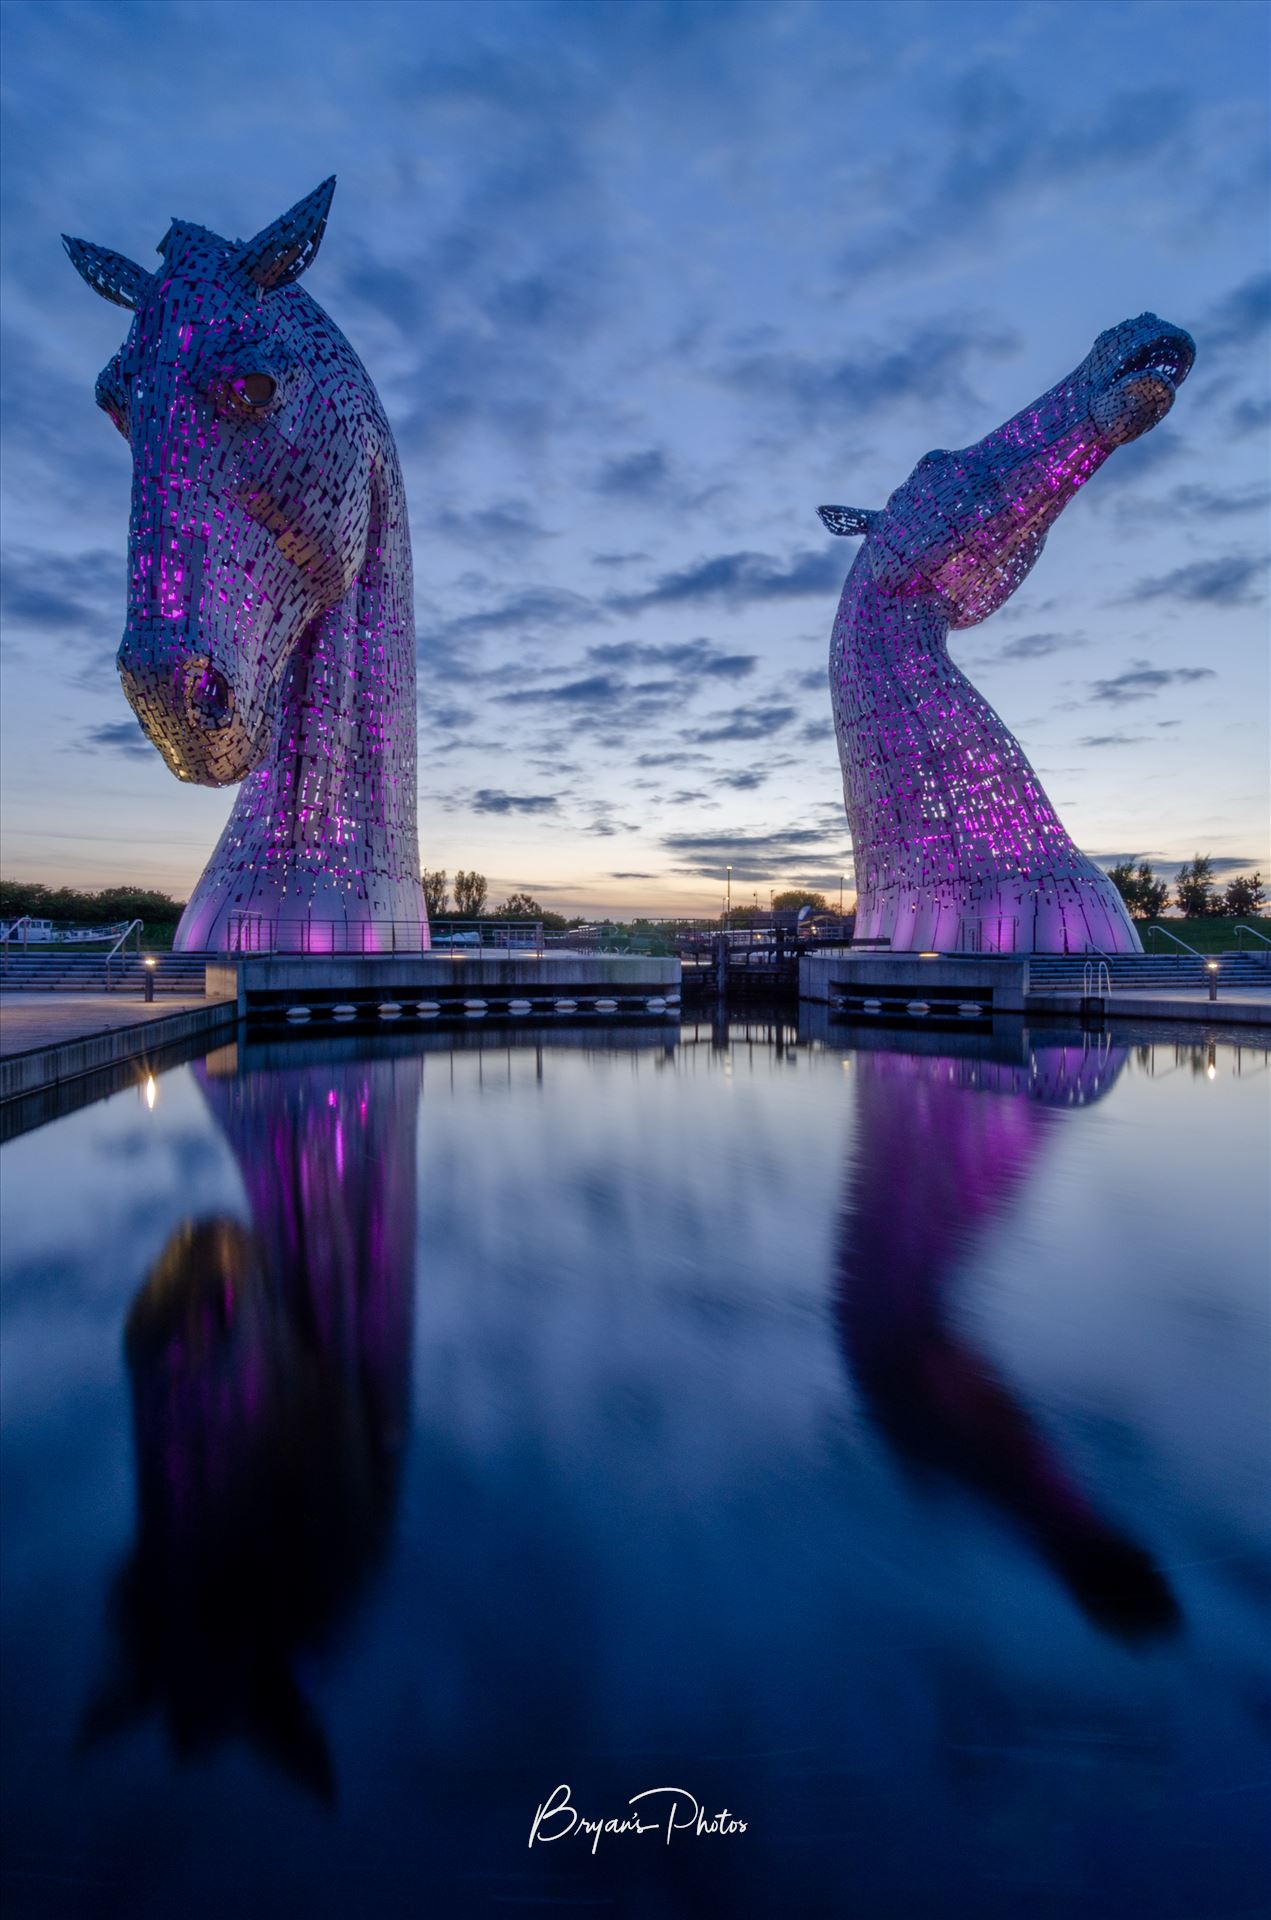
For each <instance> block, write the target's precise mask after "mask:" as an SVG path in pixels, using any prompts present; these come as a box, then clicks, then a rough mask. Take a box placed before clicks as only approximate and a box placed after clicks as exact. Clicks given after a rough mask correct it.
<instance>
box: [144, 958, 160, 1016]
mask: <svg viewBox="0 0 1271 1920" xmlns="http://www.w3.org/2000/svg"><path fill="white" fill-rule="evenodd" d="M158 964H159V963H158V961H157V960H153V959H150V958H147V960H146V1004H147V1006H148V1005H149V1004H150V1002H151V1001H152V1000H153V999H154V970H155V968H156V967H157V966H158Z"/></svg>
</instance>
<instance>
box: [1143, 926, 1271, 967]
mask: <svg viewBox="0 0 1271 1920" xmlns="http://www.w3.org/2000/svg"><path fill="white" fill-rule="evenodd" d="M1147 932H1148V938H1149V940H1150V939H1151V937H1152V935H1153V934H1154V933H1159V934H1161V935H1162V936H1163V937H1164V938H1165V939H1166V940H1172V941H1173V942H1174V945H1175V946H1176V947H1181V948H1182V949H1183V952H1184V953H1190V954H1191V955H1192V957H1193V959H1195V960H1203V959H1204V957H1205V956H1204V954H1203V953H1202V952H1201V950H1200V948H1199V947H1189V946H1188V944H1187V942H1186V940H1180V939H1179V937H1178V935H1177V934H1176V933H1171V932H1170V930H1169V928H1168V927H1157V926H1151V927H1149V928H1148V930H1147ZM1269 944H1271V943H1269Z"/></svg>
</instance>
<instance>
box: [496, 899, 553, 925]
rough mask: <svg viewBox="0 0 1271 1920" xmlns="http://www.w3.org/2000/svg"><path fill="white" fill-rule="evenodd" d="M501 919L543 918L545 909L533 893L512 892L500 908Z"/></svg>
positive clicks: (499, 915) (499, 916)
mask: <svg viewBox="0 0 1271 1920" xmlns="http://www.w3.org/2000/svg"><path fill="white" fill-rule="evenodd" d="M498 918H499V919H500V920H541V919H542V918H543V909H542V908H541V907H540V906H539V904H538V901H537V900H536V899H535V898H534V896H533V894H532V893H510V894H509V895H508V897H507V899H506V900H505V901H504V902H503V905H502V906H501V907H500V908H499V911H498Z"/></svg>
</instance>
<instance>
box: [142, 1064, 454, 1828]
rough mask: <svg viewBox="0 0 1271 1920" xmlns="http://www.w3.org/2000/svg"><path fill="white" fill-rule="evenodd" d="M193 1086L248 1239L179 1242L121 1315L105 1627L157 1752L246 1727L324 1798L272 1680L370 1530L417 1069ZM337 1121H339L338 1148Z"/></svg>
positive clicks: (359, 1569) (308, 1732) (394, 1374)
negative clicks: (121, 1462) (122, 1454)
mask: <svg viewBox="0 0 1271 1920" xmlns="http://www.w3.org/2000/svg"><path fill="white" fill-rule="evenodd" d="M194 1071H195V1073H196V1075H197V1076H198V1077H199V1079H200V1080H201V1081H202V1084H203V1088H204V1092H205V1094H206V1097H207V1100H208V1103H209V1105H210V1106H211V1108H212V1110H213V1112H214V1113H215V1114H216V1116H217V1118H218V1120H219V1121H220V1123H221V1125H222V1127H223V1128H224V1131H225V1133H226V1136H227V1138H228V1139H229V1141H230V1144H231V1145H232V1147H233V1149H234V1151H235V1154H236V1156H237V1157H238V1161H239V1166H240V1171H241V1174H242V1178H243V1183H244V1187H245V1189H246V1192H247V1196H248V1203H249V1209H250V1227H249V1228H248V1227H244V1226H242V1225H240V1224H239V1223H238V1222H236V1221H233V1220H225V1219H221V1220H212V1221H206V1222H196V1223H189V1224H187V1225H186V1226H183V1227H181V1228H179V1229H178V1230H177V1232H176V1233H175V1234H173V1235H172V1237H171V1238H170V1240H169V1242H168V1245H167V1246H166V1247H165V1249H164V1251H163V1254H162V1255H161V1257H160V1260H159V1261H158V1262H157V1264H156V1266H155V1268H154V1269H153V1270H152V1272H151V1274H150V1275H149V1276H148V1278H147V1280H146V1282H145V1284H144V1285H143V1287H142V1288H141V1290H140V1291H139V1293H138V1295H137V1298H136V1300H135V1302H134V1304H133V1308H132V1311H131V1313H130V1316H129V1322H128V1331H127V1353H128V1364H129V1373H130V1377H131V1383H132V1393H133V1411H134V1424H135V1433H136V1454H137V1478H138V1537H137V1546H136V1550H135V1553H134V1557H133V1560H132V1562H131V1564H130V1568H129V1573H128V1577H127V1583H126V1590H127V1593H128V1595H129V1600H128V1606H127V1608H126V1609H125V1611H124V1614H123V1615H122V1616H121V1624H122V1628H123V1631H124V1633H125V1636H126V1639H127V1644H128V1650H129V1655H130V1657H131V1658H132V1659H133V1660H134V1661H135V1662H136V1664H137V1668H138V1672H139V1674H140V1673H141V1672H142V1671H144V1672H145V1673H146V1674H147V1676H148V1677H147V1678H146V1681H145V1686H146V1688H147V1689H148V1695H147V1697H150V1696H154V1697H155V1699H156V1701H157V1703H158V1704H160V1705H161V1706H162V1707H163V1708H164V1709H165V1711H167V1713H168V1715H169V1718H170V1720H171V1721H172V1723H173V1726H174V1731H177V1738H178V1740H181V1739H183V1738H184V1737H185V1736H184V1735H183V1734H181V1733H180V1732H179V1730H178V1729H179V1727H180V1726H182V1725H184V1724H185V1723H186V1722H188V1721H189V1720H190V1719H191V1717H193V1720H194V1721H195V1722H197V1724H198V1725H199V1726H200V1727H201V1728H202V1733H201V1736H200V1737H201V1739H202V1740H203V1741H206V1739H207V1738H209V1737H211V1735H212V1734H213V1733H217V1732H220V1733H224V1732H228V1731H234V1730H238V1731H245V1732H248V1733H249V1734H251V1733H252V1731H253V1729H255V1731H256V1732H257V1733H258V1734H259V1736H260V1737H261V1738H262V1740H263V1741H264V1743H265V1744H266V1746H267V1747H268V1749H269V1750H270V1751H271V1752H272V1753H274V1754H275V1756H276V1757H279V1758H281V1759H282V1761H283V1764H284V1765H287V1766H289V1767H290V1768H291V1769H292V1770H293V1771H295V1772H296V1773H298V1774H299V1775H300V1777H301V1778H302V1779H304V1780H305V1781H306V1783H307V1784H309V1785H310V1786H312V1787H314V1788H315V1790H317V1791H319V1792H322V1793H327V1792H328V1791H329V1790H330V1765H329V1761H328V1760H327V1758H326V1753H325V1745H324V1742H323V1741H322V1738H321V1734H320V1730H319V1729H318V1728H317V1725H316V1722H314V1721H313V1718H312V1715H311V1714H310V1713H309V1711H308V1709H307V1708H305V1709H304V1711H303V1712H302V1711H300V1709H299V1708H298V1707H297V1706H295V1704H294V1696H295V1693H296V1689H295V1681H294V1678H293V1676H292V1671H291V1665H292V1659H293V1655H294V1653H295V1651H296V1650H297V1649H299V1648H300V1647H301V1646H303V1645H305V1644H308V1643H309V1642H311V1641H313V1640H314V1639H315V1638H316V1637H317V1636H319V1635H320V1634H321V1632H322V1631H324V1630H325V1628H326V1627H327V1626H328V1625H329V1624H330V1622H331V1621H332V1620H333V1619H334V1618H335V1617H336V1616H337V1615H338V1613H339V1612H340V1611H341V1610H342V1609H343V1608H344V1607H346V1606H347V1604H348V1603H349V1600H350V1598H351V1596H352V1594H353V1593H354V1591H355V1590H356V1588H357V1586H358V1585H359V1584H360V1582H361V1581H362V1580H363V1578H364V1577H365V1575H366V1573H367V1572H368V1570H369V1569H370V1567H371V1566H372V1565H373V1564H374V1563H375V1561H376V1559H377V1558H378V1557H379V1555H380V1553H381V1552H382V1549H383V1545H384V1542H385V1539H386V1537H387V1533H388V1528H389V1524H390V1521H391V1517H392V1511H393V1503H394V1498H395V1491H396V1482H397V1473H398V1463H399V1460H400V1455H401V1449H402V1446H403V1443H404V1440H405V1436H406V1432H407V1427H408V1396H409V1371H410V1343H411V1342H410V1336H411V1322H412V1310H413V1288H414V1256H415V1245H414V1240H415V1153H414V1143H415V1127H416V1114H417V1108H418V1102H419V1072H420V1069H419V1065H418V1063H417V1062H416V1063H414V1064H412V1063H411V1062H409V1061H382V1062H381V1061H377V1062H373V1063H371V1064H370V1065H366V1064H354V1065H350V1066H348V1067H343V1068H336V1069H334V1071H333V1069H332V1067H331V1065H330V1064H329V1063H327V1064H324V1065H322V1066H319V1067H307V1066H303V1065H297V1066H290V1065H284V1066H282V1067H279V1068H273V1069H269V1070H267V1071H265V1072H262V1073H251V1072H246V1073H243V1074H241V1075H236V1076H232V1077H227V1078H221V1077H219V1076H217V1075H215V1074H213V1073H210V1072H209V1071H208V1068H207V1066H206V1064H205V1063H204V1064H200V1065H198V1066H196V1067H195V1069H194ZM333 1078H335V1080H336V1085H335V1087H333V1086H332V1084H331V1082H332V1079H333ZM341 1093H343V1095H344V1100H343V1102H342V1101H341V1097H340V1096H341ZM342 1105H343V1106H345V1107H347V1108H349V1109H351V1110H354V1111H357V1112H358V1113H359V1114H360V1118H359V1120H358V1122H357V1123H356V1124H355V1126H354V1128H353V1130H352V1132H350V1131H349V1129H348V1127H347V1123H346V1120H345V1118H344V1116H343V1113H342V1111H341V1109H342ZM265 1671H269V1672H271V1673H272V1674H273V1675H274V1677H273V1679H271V1681H270V1683H269V1685H268V1687H262V1683H261V1674H262V1672H265ZM138 1684H139V1685H140V1680H139V1682H138ZM288 1701H292V1702H293V1704H291V1705H288V1704H287V1703H288ZM261 1715H265V1716H266V1719H267V1724H264V1725H258V1721H259V1720H260V1716H261ZM277 1715H281V1716H282V1719H281V1720H278V1719H277V1718H276V1717H275V1718H272V1719H271V1718H269V1716H277Z"/></svg>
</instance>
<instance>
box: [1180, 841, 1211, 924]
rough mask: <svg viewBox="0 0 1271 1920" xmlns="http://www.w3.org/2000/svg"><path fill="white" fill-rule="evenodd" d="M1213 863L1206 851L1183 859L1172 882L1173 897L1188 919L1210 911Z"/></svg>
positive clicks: (1193, 918)
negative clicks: (1175, 878) (1191, 857)
mask: <svg viewBox="0 0 1271 1920" xmlns="http://www.w3.org/2000/svg"><path fill="white" fill-rule="evenodd" d="M1213 892H1214V863H1213V861H1212V860H1211V858H1210V857H1209V855H1208V854H1207V853H1198V854H1196V855H1195V857H1194V858H1193V859H1191V860H1184V862H1183V864H1182V866H1181V867H1180V868H1179V870H1178V878H1177V880H1176V881H1175V882H1174V898H1175V900H1176V901H1177V902H1178V904H1179V906H1180V907H1181V908H1182V910H1183V912H1184V914H1185V915H1186V916H1187V918H1188V919H1189V920H1199V919H1201V918H1203V916H1204V915H1205V914H1207V913H1210V912H1211V911H1212V907H1211V904H1210V903H1211V901H1212V899H1213Z"/></svg>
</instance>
